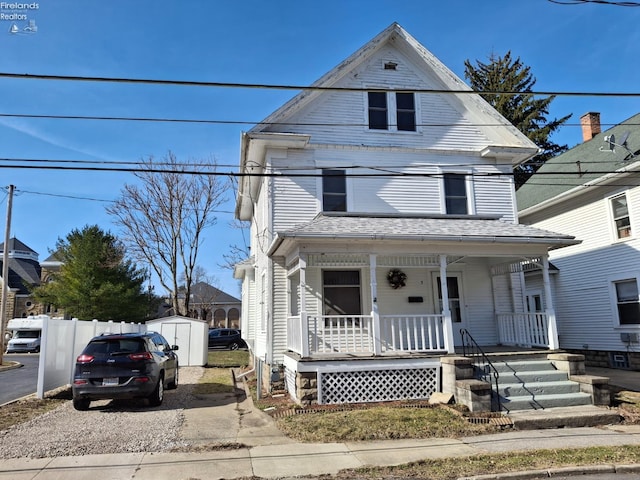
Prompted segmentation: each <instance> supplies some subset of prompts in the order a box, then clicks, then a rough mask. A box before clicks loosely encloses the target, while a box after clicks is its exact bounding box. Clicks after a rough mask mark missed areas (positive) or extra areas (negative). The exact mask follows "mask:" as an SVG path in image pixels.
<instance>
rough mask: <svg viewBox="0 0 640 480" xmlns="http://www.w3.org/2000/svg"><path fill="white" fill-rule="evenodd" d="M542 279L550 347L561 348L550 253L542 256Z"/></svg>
mask: <svg viewBox="0 0 640 480" xmlns="http://www.w3.org/2000/svg"><path fill="white" fill-rule="evenodd" d="M542 280H543V282H544V299H545V306H546V309H545V313H546V314H547V321H548V322H549V331H548V336H549V349H550V350H557V349H558V348H560V341H559V340H558V325H557V323H556V311H555V309H554V307H553V298H552V297H551V281H550V279H549V255H548V254H546V253H545V254H544V255H543V256H542Z"/></svg>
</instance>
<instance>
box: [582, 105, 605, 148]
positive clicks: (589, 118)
mask: <svg viewBox="0 0 640 480" xmlns="http://www.w3.org/2000/svg"><path fill="white" fill-rule="evenodd" d="M580 125H581V126H582V140H583V141H585V142H587V141H589V140H591V139H592V138H593V137H595V136H596V135H597V134H599V133H600V132H601V131H602V130H601V129H600V113H598V112H589V113H585V114H584V115H582V116H581V117H580Z"/></svg>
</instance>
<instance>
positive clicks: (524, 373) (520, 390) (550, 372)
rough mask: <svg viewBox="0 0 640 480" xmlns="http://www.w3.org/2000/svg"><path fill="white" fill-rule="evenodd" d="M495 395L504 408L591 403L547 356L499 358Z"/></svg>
mask: <svg viewBox="0 0 640 480" xmlns="http://www.w3.org/2000/svg"><path fill="white" fill-rule="evenodd" d="M493 366H494V367H495V368H496V370H497V371H498V373H499V381H498V395H499V396H500V402H501V405H502V408H503V409H504V410H506V411H507V412H512V411H520V410H540V409H548V408H563V407H574V406H583V405H591V403H592V402H591V396H590V395H589V394H588V393H583V392H581V391H580V385H579V384H578V383H577V382H573V381H571V380H569V377H568V375H567V373H566V372H563V371H560V370H557V369H556V368H555V367H554V365H553V364H552V363H551V362H550V361H549V360H538V359H536V360H521V359H517V360H513V361H498V362H495V363H493Z"/></svg>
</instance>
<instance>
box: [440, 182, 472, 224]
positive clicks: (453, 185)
mask: <svg viewBox="0 0 640 480" xmlns="http://www.w3.org/2000/svg"><path fill="white" fill-rule="evenodd" d="M444 198H445V207H446V213H447V214H449V215H466V214H467V213H469V212H468V210H467V179H466V176H465V175H462V174H459V173H445V175H444Z"/></svg>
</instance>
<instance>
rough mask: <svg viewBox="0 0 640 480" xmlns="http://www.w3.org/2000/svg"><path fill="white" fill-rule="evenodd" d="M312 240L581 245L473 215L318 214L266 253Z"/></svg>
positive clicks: (571, 239) (279, 238) (278, 239)
mask: <svg viewBox="0 0 640 480" xmlns="http://www.w3.org/2000/svg"><path fill="white" fill-rule="evenodd" d="M313 240H322V241H325V242H326V241H327V240H333V241H338V242H339V241H345V242H350V241H353V240H360V241H399V242H400V241H405V242H406V241H410V242H429V243H441V244H456V245H460V244H461V243H464V244H468V245H469V246H472V245H473V244H520V245H522V244H529V245H531V244H535V245H538V246H540V247H545V246H546V248H549V249H552V248H559V247H564V246H567V245H575V244H578V243H580V241H579V240H576V239H575V237H573V236H570V235H562V234H558V233H554V232H549V231H547V230H541V229H538V228H534V227H530V226H528V225H521V224H514V223H509V222H505V221H503V220H500V219H496V218H492V217H476V216H458V217H455V216H429V217H426V216H425V217H423V216H393V215H368V214H349V213H340V214H330V213H321V214H318V215H317V216H316V217H315V218H314V219H313V220H312V221H310V222H308V223H305V224H302V225H299V226H297V227H296V228H293V229H291V230H287V231H284V232H278V234H277V236H276V239H275V241H274V243H273V244H272V246H271V249H270V251H269V254H272V255H274V254H279V253H281V251H287V250H288V249H289V248H291V247H292V246H293V245H295V244H296V243H299V242H301V241H313Z"/></svg>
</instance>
